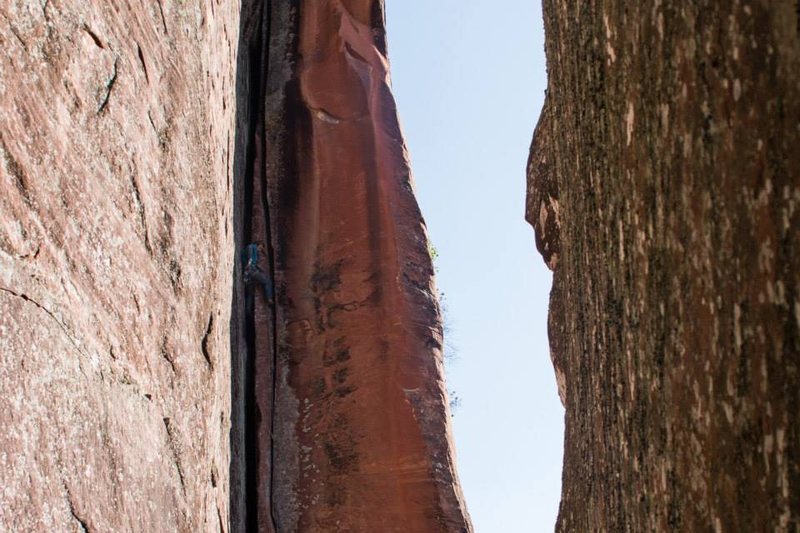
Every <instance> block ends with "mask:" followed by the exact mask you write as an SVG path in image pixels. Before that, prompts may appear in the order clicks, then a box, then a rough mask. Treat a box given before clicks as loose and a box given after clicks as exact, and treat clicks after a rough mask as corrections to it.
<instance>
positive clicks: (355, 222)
mask: <svg viewBox="0 0 800 533" xmlns="http://www.w3.org/2000/svg"><path fill="white" fill-rule="evenodd" d="M270 15H271V16H270V17H268V18H269V20H270V24H269V27H268V28H266V29H267V31H268V34H267V35H265V38H266V41H267V42H268V43H269V46H268V47H267V48H266V49H267V52H266V56H265V60H264V62H265V65H266V78H265V80H264V82H263V87H264V89H263V91H264V110H263V113H264V125H265V127H264V130H263V135H264V145H263V152H262V151H261V144H260V135H261V133H260V132H259V131H258V130H257V131H256V132H255V138H256V148H255V153H254V158H255V163H254V165H255V168H254V185H253V195H252V198H251V201H250V205H251V209H252V213H253V216H252V226H251V239H252V241H253V242H255V243H257V244H258V245H260V246H262V248H263V249H264V250H265V251H266V252H267V253H266V256H267V257H266V259H265V261H264V263H263V266H264V269H265V270H266V269H269V270H271V271H272V274H273V277H274V281H275V285H276V288H277V291H276V300H275V306H274V308H273V307H272V306H269V305H265V303H264V298H261V297H260V295H257V296H256V302H255V311H254V337H255V338H254V346H255V366H256V369H257V370H256V374H255V376H256V383H255V384H254V388H255V402H256V404H257V405H258V407H257V408H256V412H255V413H254V415H255V419H256V420H257V421H258V424H260V428H259V429H257V430H256V431H257V435H258V436H257V437H256V447H257V454H258V456H259V457H260V458H263V460H261V462H260V463H259V472H260V474H259V479H258V482H257V491H258V493H259V497H258V502H259V503H258V509H257V510H256V512H257V513H258V519H257V522H258V524H259V527H261V525H262V524H263V523H264V522H265V518H264V517H266V516H267V515H268V514H270V515H271V521H272V527H274V530H275V531H453V532H462V531H463V532H466V531H471V526H470V524H469V519H468V517H467V514H466V510H465V506H464V502H463V497H462V495H461V491H460V488H459V486H458V482H457V478H456V473H455V461H454V456H453V449H452V444H451V440H450V426H449V415H448V406H447V395H446V391H445V388H444V385H443V369H442V330H441V317H440V313H439V306H438V303H437V299H436V296H435V294H436V292H435V289H434V285H433V268H432V264H431V258H430V256H429V252H428V240H427V234H426V231H425V225H424V222H423V220H422V216H421V215H420V212H419V209H418V207H417V204H416V200H415V198H414V190H413V185H412V181H411V171H410V167H409V163H408V156H407V153H406V149H405V145H404V142H403V137H402V133H401V131H400V128H399V124H398V119H397V112H396V109H395V105H394V101H393V98H392V95H391V89H390V82H389V71H388V59H387V55H386V41H385V26H384V19H383V17H384V15H383V3H382V2H380V1H377V0H350V1H341V0H324V1H320V2H305V3H303V2H298V3H297V4H295V5H293V6H291V7H290V6H289V3H284V4H280V3H277V4H275V3H274V4H272V6H271V12H270ZM262 154H263V157H262ZM270 446H271V449H269V450H268V448H269V447H270ZM270 502H271V506H270V507H269V508H267V504H268V503H270ZM268 511H271V512H268ZM264 530H266V531H270V530H271V529H270V528H269V527H267V528H266V529H264Z"/></svg>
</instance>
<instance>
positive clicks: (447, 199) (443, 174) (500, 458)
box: [386, 0, 564, 533]
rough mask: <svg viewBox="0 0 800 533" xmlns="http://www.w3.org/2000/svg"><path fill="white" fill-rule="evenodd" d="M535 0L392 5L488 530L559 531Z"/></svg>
mask: <svg viewBox="0 0 800 533" xmlns="http://www.w3.org/2000/svg"><path fill="white" fill-rule="evenodd" d="M540 9H541V8H540V3H539V2H538V1H536V0H506V1H505V2H496V1H490V0H433V1H431V0H386V11H387V26H388V34H389V57H390V60H391V64H392V81H393V86H394V92H395V97H396V99H397V103H398V107H399V110H400V118H401V121H402V124H403V130H404V132H405V135H406V140H407V142H408V145H409V149H410V152H411V160H412V165H413V170H414V176H415V180H416V185H417V193H418V198H419V201H420V204H421V207H422V212H423V214H424V215H425V219H426V221H427V223H428V229H429V231H430V235H431V240H432V242H433V245H434V246H435V248H436V249H437V251H438V253H439V258H438V259H437V266H438V269H439V271H438V278H437V282H438V285H439V288H440V290H441V291H442V292H443V293H445V297H446V302H447V308H448V312H447V321H448V322H449V326H450V330H451V333H450V341H449V342H450V343H452V344H453V345H455V346H456V360H455V361H454V362H453V363H452V364H450V365H449V369H448V386H449V387H450V389H451V390H454V391H455V392H456V394H457V395H458V396H459V397H460V398H461V406H460V407H459V408H458V410H457V411H456V414H455V418H454V426H455V428H454V429H455V437H456V448H457V453H458V465H459V473H460V476H461V482H462V485H463V487H464V492H465V495H466V498H467V505H468V507H469V510H470V514H471V515H472V519H473V523H474V525H475V528H476V530H477V531H478V532H479V533H518V532H519V533H522V532H524V533H530V532H538V531H552V530H553V526H554V523H555V519H556V515H557V512H558V501H559V497H560V491H561V460H562V446H563V444H562V443H563V416H564V411H563V409H562V407H561V403H560V402H559V400H558V395H557V392H556V385H555V378H554V375H553V369H552V366H551V364H550V357H549V353H548V345H547V329H546V324H547V302H548V295H549V291H550V273H549V271H548V270H547V269H546V268H545V267H544V264H543V263H542V260H541V258H540V257H539V255H538V254H537V253H536V249H535V245H534V240H533V229H532V228H531V227H530V226H529V225H528V224H527V223H526V222H525V220H524V211H525V163H526V161H527V156H528V148H529V145H530V140H531V134H532V132H533V128H534V126H535V125H536V120H537V119H538V116H539V111H540V110H541V106H542V101H543V98H544V90H545V87H546V74H545V62H544V39H543V29H542V17H541V12H540Z"/></svg>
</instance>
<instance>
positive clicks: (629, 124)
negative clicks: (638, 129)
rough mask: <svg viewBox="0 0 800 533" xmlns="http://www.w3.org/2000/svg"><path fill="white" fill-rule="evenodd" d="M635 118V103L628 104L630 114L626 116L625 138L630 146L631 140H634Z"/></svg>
mask: <svg viewBox="0 0 800 533" xmlns="http://www.w3.org/2000/svg"><path fill="white" fill-rule="evenodd" d="M635 118H636V116H635V113H634V110H633V102H628V112H627V113H626V114H625V137H626V139H627V140H626V144H627V145H628V146H630V145H631V140H632V139H633V122H634V120H635Z"/></svg>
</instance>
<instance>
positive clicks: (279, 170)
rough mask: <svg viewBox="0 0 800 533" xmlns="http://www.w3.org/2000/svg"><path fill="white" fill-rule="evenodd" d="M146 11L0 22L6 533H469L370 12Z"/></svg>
mask: <svg viewBox="0 0 800 533" xmlns="http://www.w3.org/2000/svg"><path fill="white" fill-rule="evenodd" d="M146 4H147V6H145V7H142V6H133V5H131V6H129V5H120V6H117V5H116V4H115V3H102V2H94V3H92V2H74V1H72V2H71V1H68V0H65V1H60V2H42V3H41V5H40V3H32V2H25V1H22V0H12V1H10V2H6V3H5V4H3V5H2V7H0V15H1V17H0V18H2V20H3V23H2V24H0V42H1V43H2V46H3V50H4V54H3V57H2V58H0V427H2V428H3V431H0V479H2V482H3V490H2V491H0V530H3V531H6V530H8V531H70V530H81V528H83V530H86V531H147V532H150V531H153V532H162V531H237V532H239V531H254V530H258V531H266V532H274V531H286V532H289V531H354V532H355V531H380V532H383V531H404V532H406V531H413V532H418V531H419V532H427V531H454V532H461V531H470V530H471V526H470V525H469V522H468V518H467V516H466V511H465V509H464V504H463V500H462V497H461V493H460V489H459V487H458V483H457V480H456V475H455V467H454V459H453V450H452V446H451V444H450V438H449V419H448V413H447V404H446V395H445V390H444V386H443V383H442V361H441V343H442V338H441V327H440V317H439V309H438V305H437V302H436V298H435V297H434V294H435V292H434V287H433V281H432V274H433V271H432V267H431V261H430V257H429V256H428V251H427V237H426V234H425V227H424V223H423V221H422V218H421V216H420V213H419V210H418V208H417V205H416V202H415V199H414V194H413V187H412V184H411V177H410V171H409V166H408V160H407V155H406V152H405V148H404V145H403V140H402V136H401V133H400V129H399V126H398V121H397V116H396V111H395V107H394V102H393V100H392V96H391V93H390V90H389V83H388V64H387V60H386V57H385V48H386V47H385V43H384V28H383V11H382V5H381V3H380V2H372V1H369V2H367V1H361V2H334V1H331V2H325V1H318V2H317V1H315V2H305V3H303V4H302V7H298V6H299V2H298V3H296V4H295V5H293V3H291V2H272V3H265V2H259V1H256V0H243V1H242V2H235V3H233V4H231V6H230V7H221V4H225V3H224V2H209V3H205V4H204V5H203V7H202V8H200V7H197V6H196V5H195V4H193V3H183V4H180V6H178V4H176V3H174V2H168V1H157V2H151V3H146ZM184 4H185V5H184ZM267 4H269V5H267ZM31 6H33V7H31ZM237 31H238V32H239V33H238V35H237ZM251 242H254V243H257V244H258V245H259V246H260V247H261V252H262V253H261V258H260V261H259V266H260V267H261V268H262V269H263V270H264V271H265V272H266V273H268V274H269V275H270V276H272V277H273V279H274V281H275V285H276V302H275V305H270V304H269V302H268V301H267V298H265V297H264V295H263V291H262V290H261V287H259V286H257V285H254V286H248V287H245V285H244V284H243V283H242V281H243V279H242V269H241V266H242V265H241V261H239V260H238V258H239V256H240V252H241V251H242V249H243V248H244V246H245V245H247V244H249V243H251Z"/></svg>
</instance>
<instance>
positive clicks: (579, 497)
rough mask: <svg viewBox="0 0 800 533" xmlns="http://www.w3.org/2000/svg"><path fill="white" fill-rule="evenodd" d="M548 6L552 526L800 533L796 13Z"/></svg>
mask: <svg viewBox="0 0 800 533" xmlns="http://www.w3.org/2000/svg"><path fill="white" fill-rule="evenodd" d="M544 12H545V29H546V50H547V61H548V72H549V89H548V95H547V100H546V103H545V112H544V113H543V115H542V119H541V121H540V124H539V126H538V127H537V132H536V135H535V138H534V143H533V146H532V152H531V162H530V165H529V180H530V181H529V192H528V194H529V196H528V200H529V204H528V220H530V221H531V222H532V223H533V225H534V227H535V229H536V231H537V245H538V246H539V249H540V250H541V251H542V253H543V255H544V256H545V259H546V260H547V262H548V264H549V265H550V266H551V268H554V288H553V294H552V297H551V311H550V313H551V314H550V341H551V349H552V353H553V357H554V362H555V366H556V369H557V373H559V374H562V375H564V376H565V378H566V379H565V401H566V450H565V463H564V478H563V480H564V482H563V494H562V502H561V509H560V514H559V520H558V526H557V528H558V529H559V530H561V531H663V530H675V531H711V530H713V531H766V530H769V531H796V530H797V529H798V528H800V420H798V417H800V376H799V375H798V371H799V370H800V369H799V368H798V366H799V365H800V335H799V334H798V330H799V329H800V301H798V281H800V279H798V277H799V276H800V257H799V256H798V249H799V248H798V245H800V242H798V241H799V240H800V234H798V231H797V229H798V227H800V176H798V169H800V151H798V150H797V146H798V143H799V142H800V133H799V132H798V122H799V121H800V87H799V84H800V40H798V13H797V11H796V3H795V2H790V1H788V0H787V1H775V2H768V3H758V2H753V3H747V2H727V1H726V2H706V3H702V4H690V3H686V2H678V3H662V2H643V3H630V2H605V3H604V4H603V5H602V6H601V7H595V6H594V5H593V4H586V3H583V4H581V3H574V2H554V1H550V0H548V1H545V2H544ZM552 198H555V199H556V200H557V201H556V203H553V202H552V201H551V199H552ZM555 254H557V261H553V260H552V258H553V257H555Z"/></svg>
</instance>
